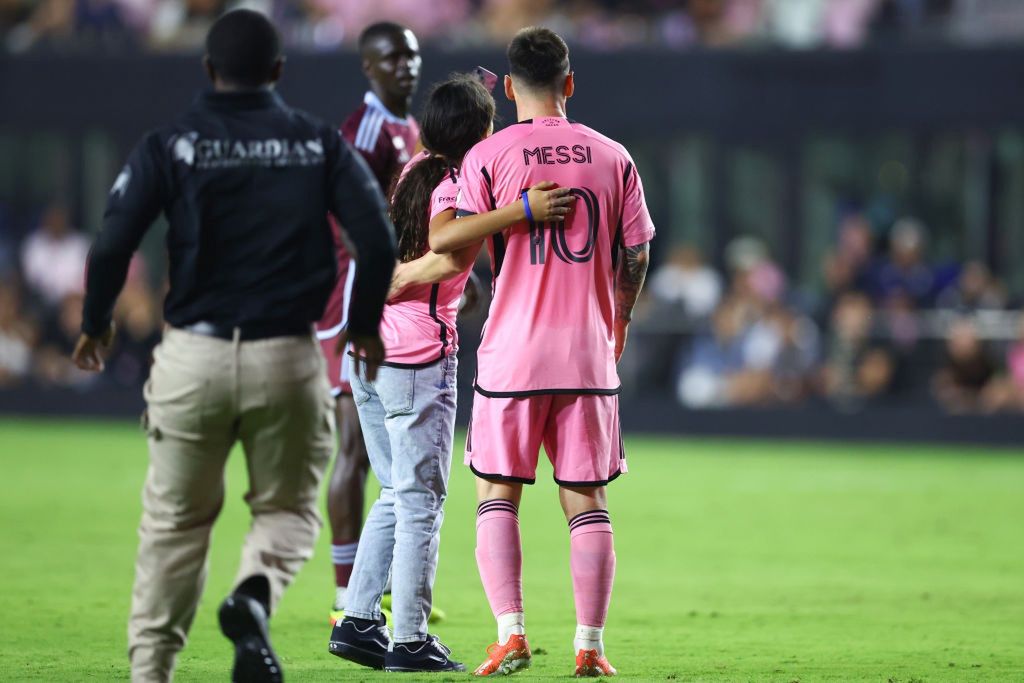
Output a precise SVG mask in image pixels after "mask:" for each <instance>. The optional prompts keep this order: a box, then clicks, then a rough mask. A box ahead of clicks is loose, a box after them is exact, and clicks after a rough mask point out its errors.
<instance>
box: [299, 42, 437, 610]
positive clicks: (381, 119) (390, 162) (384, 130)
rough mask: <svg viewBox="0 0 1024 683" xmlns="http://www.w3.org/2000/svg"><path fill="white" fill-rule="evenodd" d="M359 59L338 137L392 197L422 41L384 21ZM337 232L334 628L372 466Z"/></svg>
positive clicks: (411, 138) (327, 322)
mask: <svg viewBox="0 0 1024 683" xmlns="http://www.w3.org/2000/svg"><path fill="white" fill-rule="evenodd" d="M359 53H360V55H361V56H362V66H363V73H364V74H365V75H366V78H367V80H368V81H369V86H370V89H369V90H368V91H367V92H366V95H365V96H364V98H363V103H362V104H361V105H360V106H359V108H358V109H356V110H355V111H354V112H352V114H351V115H350V116H349V117H348V118H347V119H346V120H345V122H344V123H342V124H341V133H342V137H344V138H345V140H347V141H348V142H349V143H350V144H351V145H352V146H354V147H355V148H356V149H357V150H358V151H359V153H360V154H362V155H363V158H364V159H366V161H367V163H368V164H369V165H370V169H371V170H372V171H373V174H374V175H375V176H376V178H377V182H378V183H380V186H381V189H382V190H383V191H384V194H385V196H387V195H388V193H389V190H390V187H391V183H392V181H393V180H394V178H395V177H396V176H397V175H398V174H399V172H401V170H402V168H403V167H404V166H405V164H406V163H407V162H408V161H409V159H411V158H412V155H413V154H415V152H416V147H417V145H418V141H419V134H420V131H419V126H417V125H416V121H415V120H414V119H413V118H412V116H410V114H409V110H410V105H411V103H412V96H413V93H414V92H415V91H416V86H417V84H418V83H419V75H420V63H421V59H420V52H419V42H418V41H417V40H416V36H415V35H414V34H413V32H412V31H410V30H409V29H407V28H405V27H404V26H401V25H399V24H394V23H391V22H380V23H377V24H372V25H370V26H368V27H367V28H366V29H365V30H364V31H363V32H362V34H361V35H360V36H359ZM332 227H333V228H334V238H335V239H334V241H335V245H336V247H337V250H338V281H337V283H336V284H335V287H334V291H333V292H332V294H331V298H330V299H329V300H328V302H327V308H326V309H325V311H324V316H323V318H322V319H321V320H320V322H319V323H318V324H317V337H318V338H319V339H320V343H321V346H322V348H323V352H324V356H325V357H326V359H327V370H328V373H329V376H330V380H331V390H332V394H333V395H334V396H335V406H334V407H335V414H336V416H337V422H338V455H337V458H336V460H335V463H334V470H333V471H332V472H331V479H330V485H329V488H328V492H327V514H328V518H329V521H330V525H331V559H332V561H333V563H334V577H335V584H336V586H337V590H336V594H335V599H334V607H333V610H332V611H331V623H332V624H333V623H334V621H335V620H337V619H339V618H340V617H341V613H342V611H343V610H344V609H345V592H346V589H347V587H348V581H349V577H350V576H351V574H352V564H353V563H354V562H355V558H356V547H357V545H358V541H359V531H360V529H361V528H362V525H363V508H364V501H363V492H364V490H365V488H366V473H367V471H368V469H369V461H368V459H367V456H366V446H365V444H364V443H363V435H362V432H361V430H360V428H359V417H358V415H357V414H356V406H355V402H354V401H353V400H352V387H351V386H350V385H349V382H348V363H345V362H343V359H342V357H341V355H340V354H338V353H337V350H336V347H337V338H338V335H339V334H341V332H342V330H344V329H345V325H346V322H347V318H348V306H349V301H350V300H351V298H352V284H353V282H354V280H355V264H354V263H353V262H352V258H351V256H350V254H349V251H348V249H347V247H346V245H345V244H344V241H343V240H342V238H341V230H340V228H339V226H338V225H336V224H333V223H332Z"/></svg>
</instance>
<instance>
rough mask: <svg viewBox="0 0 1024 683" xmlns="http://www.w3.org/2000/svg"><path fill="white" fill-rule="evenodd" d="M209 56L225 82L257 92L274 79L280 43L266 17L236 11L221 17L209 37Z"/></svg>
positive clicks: (207, 43)
mask: <svg viewBox="0 0 1024 683" xmlns="http://www.w3.org/2000/svg"><path fill="white" fill-rule="evenodd" d="M206 56H207V57H208V58H209V59H210V63H211V64H212V65H213V70H214V71H215V72H216V74H217V75H218V76H219V77H220V78H221V79H222V80H224V81H227V82H228V83H231V84H232V85H240V86H243V87H247V88H258V87H259V86H261V85H264V84H266V83H269V82H270V81H271V80H272V79H273V71H274V64H276V63H277V60H278V59H280V58H281V39H280V37H278V35H277V29H275V28H274V25H273V24H271V23H270V20H269V19H267V17H265V16H264V15H262V14H260V13H259V12H254V11H253V10H248V9H236V10H232V11H231V12H227V13H226V14H223V15H221V17H220V18H219V19H218V20H217V21H215V22H214V24H213V26H212V27H211V28H210V32H209V33H208V34H206Z"/></svg>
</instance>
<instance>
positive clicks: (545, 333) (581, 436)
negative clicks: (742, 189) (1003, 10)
mask: <svg viewBox="0 0 1024 683" xmlns="http://www.w3.org/2000/svg"><path fill="white" fill-rule="evenodd" d="M508 58H509V73H510V76H506V77H505V93H506V95H507V97H508V98H509V99H511V100H514V101H515V103H516V109H517V116H518V123H516V124H514V125H511V126H509V127H508V128H506V129H505V130H503V131H501V132H499V133H496V134H494V135H493V136H491V137H490V138H488V139H487V140H484V141H483V142H481V143H480V144H478V145H476V146H475V147H474V148H473V149H472V150H470V152H469V153H468V154H467V155H466V157H465V160H464V161H463V164H462V179H461V180H460V185H461V188H462V192H461V194H460V196H459V200H458V214H459V216H469V215H472V214H479V213H481V212H484V211H489V210H491V209H493V208H494V207H495V206H504V205H506V204H508V203H509V202H514V201H515V199H516V197H519V196H520V194H521V193H522V192H523V190H524V189H525V188H529V187H531V185H533V184H534V183H535V182H536V181H537V180H539V179H541V178H543V179H545V180H553V181H555V182H556V183H557V184H558V185H559V186H560V187H563V188H571V193H572V195H573V196H574V197H575V198H576V202H575V206H574V209H573V212H572V213H571V214H570V215H569V216H568V217H567V218H566V220H565V221H564V222H556V223H546V222H544V221H541V220H538V219H537V217H536V216H531V217H529V220H526V221H523V222H520V223H516V224H514V225H512V226H510V227H509V228H506V229H504V230H500V231H494V232H493V233H489V234H484V233H482V232H479V231H476V230H471V229H469V227H468V226H460V222H461V221H462V220H464V219H462V218H460V219H459V220H456V221H455V222H454V223H452V224H450V225H449V226H447V227H444V228H441V229H440V230H437V231H433V232H432V233H431V238H430V244H431V247H432V248H433V249H434V251H436V252H444V251H447V250H449V249H452V248H458V247H461V246H463V245H464V244H466V243H469V242H471V241H472V240H475V239H479V238H481V237H485V236H486V237H487V245H488V250H489V252H490V255H491V263H492V268H493V273H494V285H493V289H494V291H493V297H492V302H491V310H490V315H489V317H488V320H487V326H486V328H485V330H484V334H483V340H482V341H481V345H480V350H479V354H478V369H477V379H476V396H475V399H474V403H473V418H472V422H471V424H470V430H469V435H468V437H467V440H466V464H468V465H469V466H470V467H471V468H472V470H473V472H474V473H475V474H476V475H477V477H478V482H477V483H478V485H477V493H478V497H479V500H480V506H479V507H478V509H477V529H478V531H477V562H478V565H479V569H480V575H481V578H482V580H483V584H484V589H485V592H486V593H487V597H488V600H489V602H490V604H491V609H492V611H493V613H494V616H495V617H496V619H497V621H498V641H497V643H495V645H494V646H492V647H491V648H488V658H487V660H485V661H484V663H483V664H481V665H480V667H479V668H478V669H477V671H476V673H477V674H478V675H492V674H495V673H509V672H510V671H513V670H515V669H516V668H523V667H525V666H528V665H529V661H530V651H529V646H528V645H527V643H526V639H525V624H524V616H523V602H522V579H521V562H522V559H521V558H522V550H521V544H520V539H519V522H518V507H519V501H520V496H521V495H522V486H523V484H532V483H533V482H534V481H535V478H536V469H537V460H538V455H539V450H540V447H541V445H543V446H544V450H545V451H546V452H547V454H548V457H549V459H550V460H551V463H552V466H553V469H554V478H555V482H556V483H557V484H558V485H559V486H560V487H561V489H560V492H559V494H560V495H559V497H560V499H561V502H562V507H563V510H564V512H565V516H566V519H567V520H568V522H569V532H570V539H571V542H570V548H571V551H570V557H571V565H572V576H573V590H574V594H575V599H576V616H577V631H576V638H575V640H574V645H575V649H576V652H577V658H576V675H577V676H597V675H613V674H614V673H615V669H614V668H613V667H612V666H611V665H610V664H609V663H608V660H607V658H606V657H605V656H604V645H603V640H602V635H603V629H604V623H605V617H606V614H607V610H608V603H609V600H610V598H611V586H612V580H613V577H614V572H615V553H614V550H613V544H612V527H611V518H610V516H609V513H608V509H607V499H606V493H605V491H606V489H605V488H604V486H605V485H606V484H607V483H608V482H610V481H611V480H613V479H615V478H616V477H617V476H619V475H620V474H622V473H623V472H625V471H626V464H625V456H624V451H623V448H622V441H621V437H620V434H619V418H618V394H619V378H618V373H617V372H616V368H615V364H616V362H617V361H618V359H619V356H620V355H621V353H622V349H623V346H624V344H625V341H626V331H627V329H628V324H629V320H630V316H631V314H632V309H633V306H634V304H635V303H636V299H637V296H638V294H639V292H640V288H641V287H642V285H643V281H644V277H645V275H646V270H647V261H648V243H649V242H650V241H651V239H653V237H654V225H653V223H652V221H651V217H650V215H649V213H648V211H647V206H646V203H645V201H644V193H643V186H642V184H641V182H640V176H639V175H638V174H637V171H636V168H635V166H634V165H633V162H632V159H631V158H630V156H629V154H628V153H627V152H626V150H625V149H624V148H623V147H622V145H620V144H618V143H616V142H615V141H613V140H610V139H609V138H607V137H605V136H603V135H601V134H600V133H597V132H596V131H593V130H591V129H590V128H587V127H586V126H584V125H582V124H579V123H576V122H574V121H571V120H569V119H568V118H566V115H565V104H566V99H567V98H569V97H571V96H572V94H573V90H574V83H573V75H572V73H571V71H570V70H569V52H568V48H567V47H566V45H565V43H564V41H562V39H561V38H560V37H559V36H557V35H556V34H554V33H553V32H551V31H549V30H547V29H542V28H529V29H523V30H522V31H520V32H519V33H518V34H517V35H516V37H515V38H514V39H513V40H512V43H511V44H510V45H509V49H508Z"/></svg>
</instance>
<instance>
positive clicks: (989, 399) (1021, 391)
mask: <svg viewBox="0 0 1024 683" xmlns="http://www.w3.org/2000/svg"><path fill="white" fill-rule="evenodd" d="M982 404H983V407H984V409H985V410H986V411H988V412H996V411H1004V410H1006V411H1015V412H1021V411H1024V315H1021V316H1020V318H1019V320H1018V323H1017V339H1016V340H1015V341H1014V342H1013V343H1011V344H1010V345H1009V347H1008V348H1007V349H1006V373H1005V374H1004V375H1002V376H1001V377H999V378H997V379H994V380H992V381H991V382H989V383H988V385H987V386H986V387H985V391H984V393H983V394H982Z"/></svg>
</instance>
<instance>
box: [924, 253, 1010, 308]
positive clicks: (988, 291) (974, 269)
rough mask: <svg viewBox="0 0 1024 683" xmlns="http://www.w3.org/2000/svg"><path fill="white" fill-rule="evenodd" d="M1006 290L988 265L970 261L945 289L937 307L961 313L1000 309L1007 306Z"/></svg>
mask: <svg viewBox="0 0 1024 683" xmlns="http://www.w3.org/2000/svg"><path fill="white" fill-rule="evenodd" d="M1006 299H1007V297H1006V290H1005V289H1003V287H1002V285H1000V284H999V282H998V281H997V280H996V279H995V278H993V277H992V273H990V272H989V269H988V266H986V265H985V264H984V263H981V262H980V261H968V262H967V263H965V264H964V266H963V267H962V268H961V269H960V274H959V276H958V277H957V279H956V282H955V283H953V285H952V286H950V287H947V288H946V289H944V290H943V291H942V292H941V293H940V294H939V296H938V299H937V300H936V302H935V303H936V307H938V308H941V309H950V310H955V311H959V312H961V313H974V312H975V311H985V310H999V309H1002V308H1005V307H1006Z"/></svg>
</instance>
